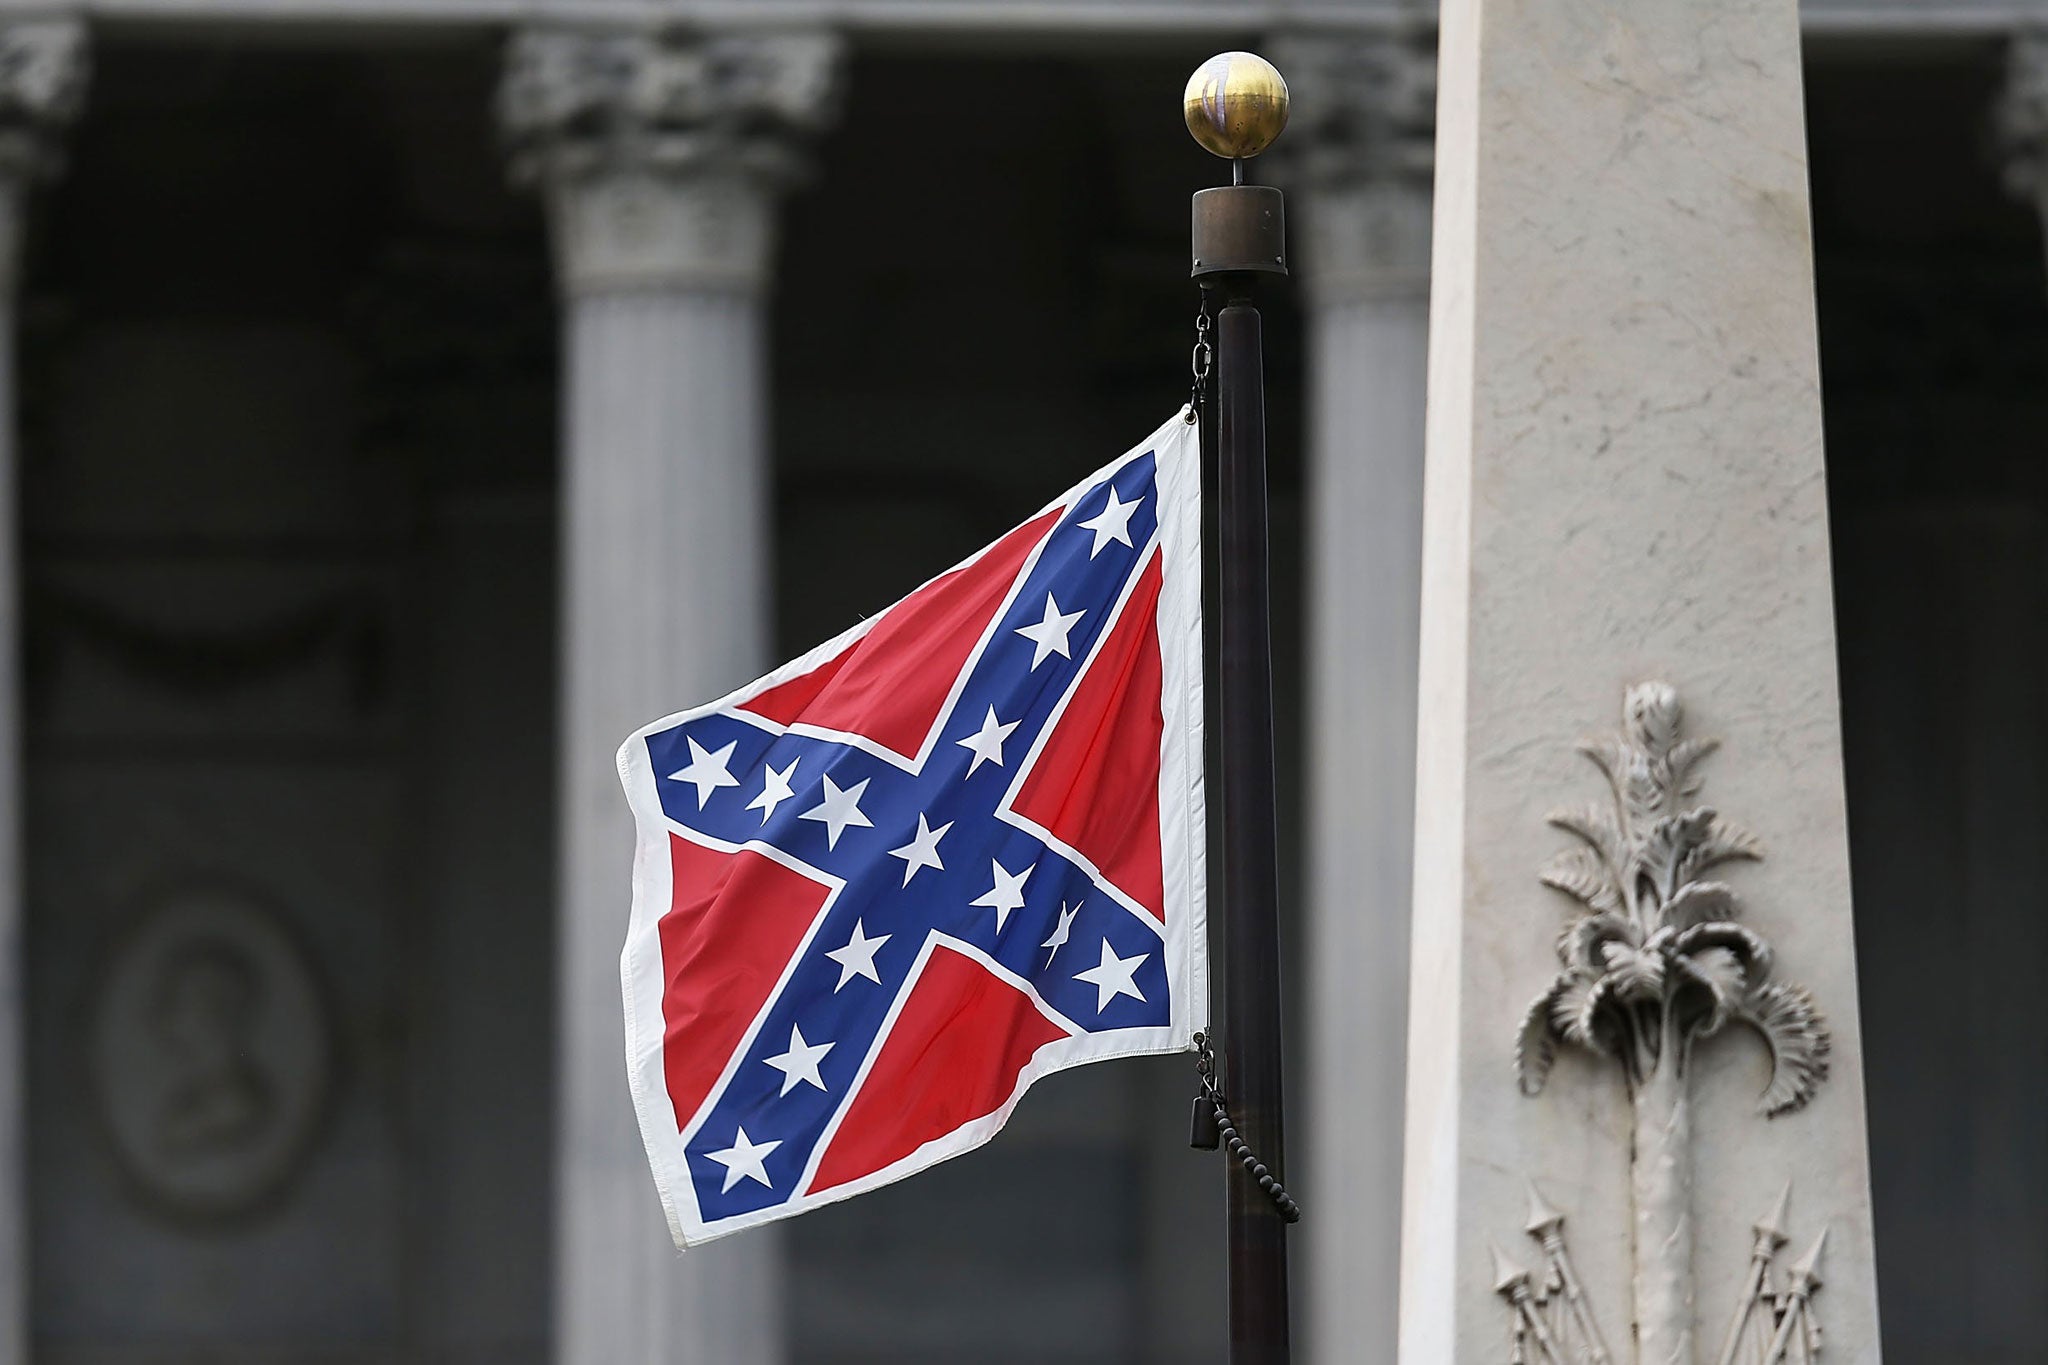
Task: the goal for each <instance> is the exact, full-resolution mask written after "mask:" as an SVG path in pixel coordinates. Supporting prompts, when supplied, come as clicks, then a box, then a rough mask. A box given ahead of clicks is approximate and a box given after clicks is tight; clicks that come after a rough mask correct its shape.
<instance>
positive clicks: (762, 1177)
mask: <svg viewBox="0 0 2048 1365" xmlns="http://www.w3.org/2000/svg"><path fill="white" fill-rule="evenodd" d="M781 1145H782V1139H781V1138H770V1139H769V1140H768V1141H766V1142H749V1141H748V1140H747V1130H746V1129H744V1128H741V1129H738V1130H737V1131H736V1133H735V1135H734V1137H733V1140H732V1146H730V1147H728V1148H726V1149H725V1150H724V1151H722V1152H706V1153H705V1154H704V1155H705V1156H708V1157H710V1158H711V1159H712V1160H713V1161H715V1162H717V1163H718V1164H719V1165H721V1166H723V1167H725V1184H724V1185H722V1186H720V1187H719V1193H720V1194H723V1193H725V1191H727V1190H729V1189H731V1188H732V1187H733V1186H735V1185H737V1184H739V1183H740V1177H741V1176H745V1177H746V1178H747V1179H749V1180H758V1181H760V1182H761V1183H762V1184H763V1185H766V1186H768V1188H770V1189H773V1188H775V1186H774V1182H772V1181H770V1180H769V1179H768V1168H767V1167H766V1166H765V1165H763V1164H762V1162H764V1161H765V1160H766V1159H767V1156H768V1154H769V1153H770V1152H772V1151H774V1150H775V1149H776V1148H777V1147H780V1146H781Z"/></svg>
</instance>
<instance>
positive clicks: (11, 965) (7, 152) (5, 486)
mask: <svg viewBox="0 0 2048 1365" xmlns="http://www.w3.org/2000/svg"><path fill="white" fill-rule="evenodd" d="M86 65H87V49H86V34H85V27H84V25H83V24H81V23H78V22H77V21H75V20H47V21H37V22H16V23H8V24H0V620H4V621H5V623H6V630H5V635H4V638H0V1365H19V1362H22V1361H26V1360H27V1359H28V1352H29V1320H28V1319H29V1303H28V1190H27V1187H26V1185H25V1183H24V1180H25V1167H26V1161H27V1156H28V1151H27V1145H26V1136H27V1133H26V1128H27V1122H26V1121H27V1116H28V1096H27V1087H26V1083H25V1079H24V1065H23V1062H24V1048H25V1045H26V1042H27V1040H26V1038H25V1037H24V1036H23V1020H24V1017H25V1012H24V1006H25V1001H24V1000H23V998H22V997H23V979H22V967H23V963H22V959H21V951H22V924H21V793H20V767H19V764H20V759H21V704H20V698H21V687H20V670H21V663H20V640H21V590H20V579H19V574H18V570H17V564H18V558H19V556H18V553H17V546H16V541H15V536H16V526H15V505H16V500H15V489H16V459H15V374H14V355H15V299H16V292H17V289H18V286H19V282H20V270H21V254H22V238H23V229H24V218H25V215H26V213H27V207H28V198H29V189H30V186H31V185H32V184H33V183H34V182H35V181H36V180H37V179H40V178H42V177H45V176H48V175H50V174H52V173H53V172H54V171H55V170H56V169H57V166H58V164H59V163H58V157H57V153H56V149H55V139H56V137H57V136H58V134H59V133H61V131H62V129H63V127H64V125H65V124H66V123H68V122H69V121H70V120H71V119H72V118H73V117H74V116H75V115H76V114H77V112H78V109H79V106H80V104H81V103H82V102H83V99H84V95H85V80H86Z"/></svg>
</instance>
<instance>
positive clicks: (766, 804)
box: [747, 758, 797, 825]
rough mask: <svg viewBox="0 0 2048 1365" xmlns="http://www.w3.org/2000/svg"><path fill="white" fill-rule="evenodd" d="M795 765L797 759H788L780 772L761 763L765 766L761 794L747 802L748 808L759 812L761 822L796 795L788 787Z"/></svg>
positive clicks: (765, 820)
mask: <svg viewBox="0 0 2048 1365" xmlns="http://www.w3.org/2000/svg"><path fill="white" fill-rule="evenodd" d="M796 765H797V760H796V759H794V758H792V759H791V760H789V766H788V767H787V768H784V769H783V770H782V771H781V772H777V771H775V769H773V768H768V767H767V765H765V764H763V765H762V766H763V767H764V768H766V773H765V775H764V776H763V777H762V779H761V794H760V795H759V796H757V797H755V798H754V799H753V800H751V801H749V802H747V809H748V810H757V811H759V812H761V823H762V824H764V825H765V824H767V823H768V817H769V816H771V815H773V814H775V808H776V807H777V806H779V805H781V804H782V803H783V802H785V801H787V800H789V798H790V797H792V796H795V795H796V793H795V792H793V791H791V790H790V789H789V779H790V775H791V774H792V773H794V772H795V771H796Z"/></svg>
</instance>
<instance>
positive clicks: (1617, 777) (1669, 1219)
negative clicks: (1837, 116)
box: [1400, 0, 1969, 1365]
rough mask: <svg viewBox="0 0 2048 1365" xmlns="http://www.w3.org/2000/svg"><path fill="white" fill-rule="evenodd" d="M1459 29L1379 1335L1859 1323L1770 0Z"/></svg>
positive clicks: (1791, 60)
mask: <svg viewBox="0 0 2048 1365" xmlns="http://www.w3.org/2000/svg"><path fill="white" fill-rule="evenodd" d="M1441 24H1442V47H1441V58H1440V61H1439V65H1438V79H1439V84H1440V96H1439V100H1438V106H1437V143H1436V148H1437V176H1436V185H1435V193H1436V225H1435V238H1434V242H1433V244H1432V252H1431V254H1432V258H1433V266H1432V270H1433V278H1432V281H1431V316H1430V371H1429V414H1428V463H1427V469H1426V479H1425V482H1426V492H1425V509H1426V510H1425V514H1424V541H1423V595H1422V636H1421V639H1422V645H1421V660H1422V663H1421V674H1420V687H1421V705H1420V717H1419V729H1418V735H1417V754H1418V761H1417V800H1416V839H1415V872H1414V880H1415V912H1414V921H1413V936H1414V950H1413V975H1412V977H1411V979H1410V1016H1409V1052H1408V1133H1407V1158H1406V1160H1407V1181H1406V1188H1405V1190H1404V1196H1405V1198H1404V1209H1403V1248H1402V1251H1403V1255H1402V1298H1401V1328H1400V1333H1401V1359H1402V1360H1403V1361H1405V1362H1409V1363H1410V1365H1424V1363H1425V1362H1430V1363H1431V1365H1433V1363H1434V1362H1439V1361H1452V1360H1455V1361H1480V1360H1502V1359H1506V1358H1507V1357H1508V1355H1509V1354H1510V1346H1509V1343H1510V1340H1511V1338H1518V1339H1519V1340H1520V1342H1521V1343H1522V1345H1521V1353H1522V1354H1523V1355H1525V1356H1526V1358H1528V1359H1530V1360H1537V1359H1550V1358H1553V1356H1554V1357H1555V1358H1558V1359H1565V1360H1590V1361H1599V1360H1611V1361H1614V1362H1616V1363H1617V1365H1620V1362H1626V1361H1629V1360H1634V1361H1637V1362H1639V1365H1717V1362H1723V1361H1728V1360H1731V1359H1732V1360H1734V1361H1737V1362H1742V1363H1743V1365H1757V1362H1770V1363H1772V1365H1774V1363H1775V1362H1776V1361H1779V1360H1791V1361H1804V1360H1806V1359H1809V1358H1810V1354H1811V1349H1812V1348H1813V1347H1814V1346H1815V1345H1816V1344H1817V1341H1818V1335H1817V1334H1822V1333H1824V1335H1825V1339H1826V1348H1825V1355H1824V1357H1823V1358H1824V1359H1826V1360H1829V1361H1837V1360H1839V1361H1844V1362H1849V1361H1854V1362H1859V1363H1871V1362H1875V1361H1877V1360H1878V1358H1879V1342H1878V1334H1877V1297H1876V1286H1875V1281H1874V1278H1873V1274H1872V1258H1873V1249H1872V1230H1871V1220H1870V1194H1869V1174H1868V1158H1867V1154H1866V1144H1865V1136H1864V1128H1865V1124H1864V1103H1863V1085H1862V1070H1863V1067H1862V1055H1861V1045H1862V1036H1861V1031H1860V1027H1859V1023H1858V1001H1857V978H1856V969H1855V943H1854V926H1853V924H1852V917H1851V909H1850V887H1849V861H1848V845H1847V838H1846V828H1845V825H1846V822H1845V817H1844V809H1843V792H1842V755H1841V745H1840V719H1839V714H1838V706H1837V697H1836V678H1835V630H1834V617H1833V601H1832V591H1831V584H1830V572H1829V541H1828V522H1827V497H1826V486H1825V468H1824V462H1823V456H1822V442H1821V408H1820V395H1819V374H1818V364H1817V358H1816V354H1815V352H1816V338H1815V322H1814V283H1813V261H1812V239H1811V230H1810V211H1809V205H1808V192H1807V166H1806V137H1805V125H1804V110H1803V108H1802V95H1801V83H1800V74H1801V72H1800V51H1799V16H1798V12H1797V4H1796V0H1685V3H1670V4H1664V3H1658V4H1634V5H1608V4H1592V3H1587V0H1446V2H1445V4H1444V5H1443V8H1442V12H1441ZM1717 739H1718V740H1719V741H1720V745H1719V748H1718V750H1717V749H1715V748H1714V747H1713V741H1714V740H1717ZM1581 744H1583V748H1581V747H1580V746H1581ZM1589 759H1590V760H1591V761H1590V762H1589V761H1588V760H1589ZM1738 822H1739V823H1738ZM1539 880H1540V881H1541V883H1542V884H1541V885H1539ZM1926 915H1927V920H1928V932H1929V933H1935V934H1938V933H1940V932H1942V927H1941V926H1942V911H1941V909H1940V908H1939V907H1935V906H1930V907H1928V908H1927V911H1926ZM1928 985H1929V987H1930V988H1932V989H1942V990H1950V989H1965V990H1966V989H1969V987H1968V986H1967V985H1966V984H1960V983H1953V982H1948V981H1941V982H1935V981H1930V982H1929V983H1928ZM1879 1007H1881V1008H1888V1009H1899V1010H1908V1011H1910V1010H1912V1009H1913V1007H1914V1002H1913V1001H1912V1000H1911V999H1898V1000H1886V1001H1881V1002H1879ZM1760 1039H1761V1040H1762V1043H1763V1045H1760V1043H1759V1040H1760ZM1788 1184H1789V1195H1786V1194H1785V1193H1784V1192H1785V1191H1786V1189H1787V1186H1788ZM1765 1291H1768V1294H1766V1293H1765ZM1546 1340H1548V1341H1550V1342H1553V1343H1556V1349H1554V1350H1553V1349H1551V1348H1550V1347H1547V1346H1546V1345H1545V1342H1546ZM1731 1346H1732V1349H1729V1348H1730V1347H1731ZM1788 1347H1789V1348H1790V1350H1789V1354H1788V1353H1787V1348H1788Z"/></svg>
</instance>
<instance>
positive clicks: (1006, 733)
mask: <svg viewBox="0 0 2048 1365" xmlns="http://www.w3.org/2000/svg"><path fill="white" fill-rule="evenodd" d="M1019 724H1021V722H1019V721H1014V720H1013V721H1011V722H1010V723H1009V724H1008V725H1004V724H1003V723H1002V722H1000V721H998V720H997V719H996V708H995V707H993V706H991V707H989V708H988V719H986V720H984V721H982V723H981V728H980V729H979V730H977V731H975V732H974V733H973V734H971V735H969V736H967V738H965V739H956V740H954V741H953V742H954V743H955V744H958V745H959V746H960V747H961V748H963V749H972V750H973V751H974V762H972V763H970V764H968V765H967V775H968V776H969V777H972V776H974V770H975V769H976V768H979V767H980V766H981V765H982V763H983V762H984V761H986V762H989V763H993V764H995V765H996V766H997V767H998V768H1000V767H1002V766H1003V741H1004V740H1006V739H1008V738H1009V737H1010V731H1012V730H1014V729H1016V728H1017V726H1018V725H1019Z"/></svg>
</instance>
